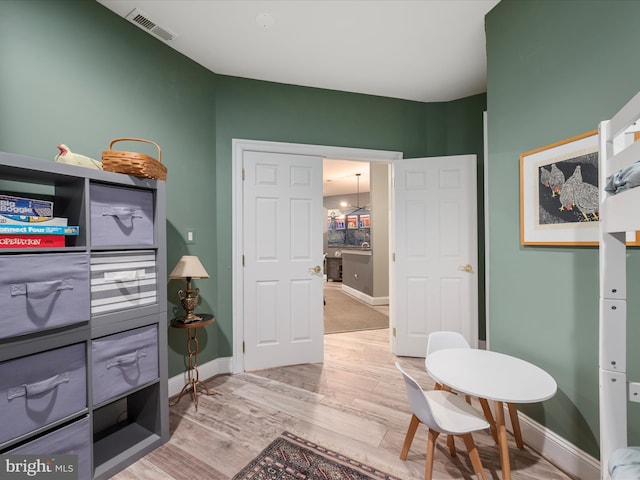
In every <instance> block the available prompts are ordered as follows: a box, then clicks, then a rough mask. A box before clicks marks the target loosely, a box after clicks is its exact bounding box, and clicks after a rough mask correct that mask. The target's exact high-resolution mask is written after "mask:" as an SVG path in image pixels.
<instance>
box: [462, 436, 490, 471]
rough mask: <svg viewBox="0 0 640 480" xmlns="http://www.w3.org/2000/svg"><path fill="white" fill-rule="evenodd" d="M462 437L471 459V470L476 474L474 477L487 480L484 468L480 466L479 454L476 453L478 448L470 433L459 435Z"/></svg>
mask: <svg viewBox="0 0 640 480" xmlns="http://www.w3.org/2000/svg"><path fill="white" fill-rule="evenodd" d="M461 437H462V438H463V439H464V444H465V445H466V447H467V451H468V452H469V458H470V459H471V465H473V471H474V473H475V475H476V478H478V479H482V480H487V477H485V475H484V468H483V467H482V461H481V460H480V454H479V453H478V448H477V447H476V444H475V442H474V441H473V437H472V436H471V434H470V433H467V434H466V435H461Z"/></svg>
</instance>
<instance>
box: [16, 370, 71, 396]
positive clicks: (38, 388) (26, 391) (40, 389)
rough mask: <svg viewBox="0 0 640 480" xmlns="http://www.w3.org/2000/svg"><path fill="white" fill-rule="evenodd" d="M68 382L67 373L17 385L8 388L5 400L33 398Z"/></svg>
mask: <svg viewBox="0 0 640 480" xmlns="http://www.w3.org/2000/svg"><path fill="white" fill-rule="evenodd" d="M68 382H69V372H64V373H59V374H58V375H54V376H53V377H51V378H47V379H46V380H41V381H40V382H35V383H29V384H24V385H19V386H17V387H13V388H10V389H9V390H8V391H7V399H8V400H13V399H14V398H18V397H27V398H29V397H35V396H36V395H41V394H43V393H46V392H49V391H51V390H53V389H54V388H56V387H57V386H58V385H61V384H63V383H68Z"/></svg>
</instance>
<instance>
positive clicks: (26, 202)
mask: <svg viewBox="0 0 640 480" xmlns="http://www.w3.org/2000/svg"><path fill="white" fill-rule="evenodd" d="M0 215H26V216H29V217H47V218H52V217H53V202H50V201H48V200H37V199H35V198H26V197H14V196H11V195H0Z"/></svg>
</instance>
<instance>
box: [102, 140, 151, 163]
mask: <svg viewBox="0 0 640 480" xmlns="http://www.w3.org/2000/svg"><path fill="white" fill-rule="evenodd" d="M116 142H144V143H150V144H151V145H154V146H155V147H156V148H157V149H158V161H159V162H160V163H162V150H160V145H158V144H157V143H156V142H152V141H151V140H145V139H144V138H114V139H113V140H111V143H109V150H113V144H114V143H116Z"/></svg>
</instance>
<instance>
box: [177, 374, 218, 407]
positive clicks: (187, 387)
mask: <svg viewBox="0 0 640 480" xmlns="http://www.w3.org/2000/svg"><path fill="white" fill-rule="evenodd" d="M196 375H197V373H196ZM198 387H201V388H202V389H203V390H204V391H203V392H202V391H201V392H200V393H202V394H204V395H219V393H218V392H214V391H211V390H209V387H207V386H206V385H205V383H204V382H201V381H200V380H189V381H187V383H185V384H184V387H182V390H180V395H178V398H176V399H175V401H173V402H172V403H170V404H169V406H171V407H173V406H174V405H177V404H178V402H179V401H180V399H181V398H182V397H183V395H184V394H185V393H187V392H189V394H190V395H191V398H192V399H193V404H194V405H195V407H196V412H197V411H198Z"/></svg>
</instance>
